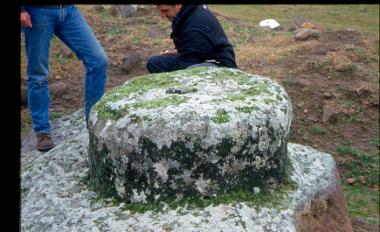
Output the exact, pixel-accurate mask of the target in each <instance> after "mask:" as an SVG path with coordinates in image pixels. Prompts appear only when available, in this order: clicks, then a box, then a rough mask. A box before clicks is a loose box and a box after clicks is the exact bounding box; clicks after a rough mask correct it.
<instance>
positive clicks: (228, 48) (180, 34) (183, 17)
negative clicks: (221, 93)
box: [170, 5, 237, 68]
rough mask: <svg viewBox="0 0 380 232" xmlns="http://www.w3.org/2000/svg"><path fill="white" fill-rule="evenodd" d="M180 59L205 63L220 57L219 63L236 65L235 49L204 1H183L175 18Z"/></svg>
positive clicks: (172, 35) (176, 41)
mask: <svg viewBox="0 0 380 232" xmlns="http://www.w3.org/2000/svg"><path fill="white" fill-rule="evenodd" d="M170 37H171V38H172V39H173V42H174V45H175V48H176V49H177V53H178V61H179V62H181V61H183V62H184V63H189V62H191V63H202V62H205V60H213V59H214V60H217V61H219V62H220V65H219V66H223V67H230V68H237V66H236V63H235V53H234V50H233V48H232V45H231V43H230V42H229V41H228V39H227V36H226V34H225V33H224V30H223V28H222V26H221V25H220V23H219V22H218V20H217V19H216V17H215V16H214V15H213V14H212V13H211V12H210V11H209V10H208V9H207V8H206V7H205V6H204V5H183V6H182V8H181V10H180V12H178V14H177V15H176V17H175V18H174V19H173V22H172V33H171V35H170Z"/></svg>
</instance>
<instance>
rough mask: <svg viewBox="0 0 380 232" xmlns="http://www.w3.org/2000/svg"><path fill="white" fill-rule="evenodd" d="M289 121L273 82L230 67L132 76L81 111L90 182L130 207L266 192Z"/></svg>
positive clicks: (283, 96)
mask: <svg viewBox="0 0 380 232" xmlns="http://www.w3.org/2000/svg"><path fill="white" fill-rule="evenodd" d="M291 118H292V107H291V103H290V100H289V97H288V95H287V93H286V92H285V91H284V89H283V88H282V87H281V86H280V85H279V84H277V83H276V82H275V81H273V80H271V79H269V78H266V77H260V76H255V75H251V74H249V73H245V72H242V71H240V70H237V69H229V68H210V67H199V68H193V69H187V70H180V71H176V72H170V73H161V74H150V75H146V76H141V77H135V78H132V79H131V80H129V81H127V82H126V83H125V84H124V85H122V86H120V87H117V88H115V89H112V90H111V91H110V92H108V93H107V94H105V95H104V96H103V98H102V99H101V100H100V101H99V102H98V103H97V104H96V105H95V107H94V110H93V111H92V112H91V114H90V121H89V125H90V144H91V149H90V167H91V170H93V171H91V172H90V173H91V180H92V183H93V184H94V185H95V188H96V189H98V190H99V191H101V192H107V193H117V196H118V197H121V198H125V199H127V200H129V201H132V202H140V201H141V202H149V201H160V200H162V199H165V198H171V197H177V198H181V197H182V196H184V195H195V196H199V197H203V196H208V197H213V196H215V195H217V194H220V193H226V192H230V191H235V190H244V191H251V192H253V191H254V187H257V188H260V189H262V190H263V191H267V190H270V189H274V188H276V187H277V186H278V185H279V184H280V183H281V181H282V179H283V176H284V169H285V168H286V167H285V166H286V165H285V163H286V162H285V160H286V159H287V150H286V149H287V137H288V133H289V128H290V123H291ZM92 166H94V167H92ZM112 183H113V186H114V187H112V188H111V187H110V185H112ZM107 186H108V187H107ZM103 188H107V190H104V189H103ZM102 189H103V190H102Z"/></svg>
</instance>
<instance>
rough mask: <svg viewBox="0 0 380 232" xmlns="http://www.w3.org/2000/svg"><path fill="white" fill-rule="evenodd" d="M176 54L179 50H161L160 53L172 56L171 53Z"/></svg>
mask: <svg viewBox="0 0 380 232" xmlns="http://www.w3.org/2000/svg"><path fill="white" fill-rule="evenodd" d="M176 54H177V50H174V51H170V50H165V51H163V52H160V55H163V56H170V55H176Z"/></svg>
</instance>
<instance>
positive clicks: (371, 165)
mask: <svg viewBox="0 0 380 232" xmlns="http://www.w3.org/2000/svg"><path fill="white" fill-rule="evenodd" d="M337 152H338V154H339V155H340V156H341V157H343V158H344V161H342V162H340V163H338V166H340V167H341V168H343V179H346V178H349V177H354V178H356V179H359V176H365V177H366V184H368V185H375V184H379V175H380V173H379V153H377V154H367V153H365V152H363V151H361V150H360V149H357V148H354V147H351V146H340V147H338V148H337Z"/></svg>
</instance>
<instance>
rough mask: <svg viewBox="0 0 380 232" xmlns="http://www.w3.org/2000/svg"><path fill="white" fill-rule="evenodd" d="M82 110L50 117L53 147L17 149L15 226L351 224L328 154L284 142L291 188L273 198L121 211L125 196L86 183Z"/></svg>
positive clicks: (286, 229)
mask: <svg viewBox="0 0 380 232" xmlns="http://www.w3.org/2000/svg"><path fill="white" fill-rule="evenodd" d="M82 115H83V114H82V112H76V113H74V114H73V115H69V116H68V117H65V118H62V119H59V120H58V121H57V122H54V125H56V127H55V128H59V130H57V131H56V133H57V137H59V138H61V140H60V142H59V144H57V146H56V147H55V148H54V149H52V150H50V151H49V152H46V153H40V152H38V151H36V150H33V151H29V152H22V153H21V224H20V229H21V231H25V232H26V231H28V232H29V231H49V232H66V231H67V232H68V231H78V232H87V231H94V232H95V231H111V232H120V231H139V232H140V231H141V232H142V231H144V232H145V231H171V232H190V231H215V232H216V231H225V232H236V231H238V232H240V231H242V232H243V231H255V232H256V231H257V232H260V231H261V232H263V231H273V232H296V231H307V232H310V231H321V232H322V231H342V232H343V231H344V232H346V231H352V229H351V224H350V222H349V219H348V217H347V214H346V208H345V205H344V200H342V199H344V198H343V197H344V196H343V194H342V193H341V190H340V181H339V179H337V178H336V167H335V163H334V160H333V158H332V156H331V155H329V154H326V153H322V152H319V151H317V150H314V149H312V148H310V147H306V146H303V145H298V144H293V143H289V144H288V158H289V160H290V163H289V168H290V170H291V171H290V174H289V176H290V179H291V181H293V182H294V184H295V186H296V187H295V188H294V189H291V190H288V191H285V192H284V194H283V195H282V197H281V198H279V199H277V200H278V201H277V202H278V204H275V205H267V204H265V203H266V202H260V201H258V202H256V203H255V204H252V202H246V201H238V202H235V203H220V204H216V205H208V206H206V207H200V208H187V207H186V206H179V207H178V208H175V209H170V208H167V207H165V204H164V205H163V207H162V210H161V211H158V212H156V211H152V210H148V211H145V212H141V213H137V212H135V211H132V210H129V209H128V208H127V207H126V206H128V203H125V202H119V203H117V202H115V201H114V200H113V199H111V198H102V197H100V196H99V195H98V193H96V192H94V191H92V190H91V189H89V186H88V185H87V184H86V181H85V180H86V179H87V176H88V172H89V164H88V153H87V152H88V141H89V137H88V133H87V130H86V126H85V122H84V120H83V118H82ZM23 150H24V149H23ZM252 194H253V195H254V196H255V197H257V198H260V197H261V196H262V194H263V193H262V192H260V193H252ZM338 216H339V217H338Z"/></svg>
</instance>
